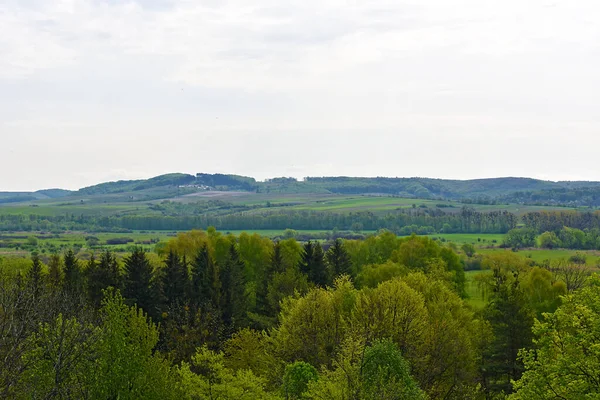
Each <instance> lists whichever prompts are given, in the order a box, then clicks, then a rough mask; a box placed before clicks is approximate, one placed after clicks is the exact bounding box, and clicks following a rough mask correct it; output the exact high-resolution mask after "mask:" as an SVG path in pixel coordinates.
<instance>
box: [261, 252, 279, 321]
mask: <svg viewBox="0 0 600 400" xmlns="http://www.w3.org/2000/svg"><path fill="white" fill-rule="evenodd" d="M283 271H284V266H283V256H282V254H281V244H280V243H279V242H276V243H275V245H274V246H273V254H272V255H271V262H270V263H269V264H267V266H266V267H265V270H264V273H263V276H262V279H261V280H260V282H259V283H258V288H257V290H256V308H257V310H258V312H259V313H261V314H263V315H267V316H272V314H273V310H271V307H270V305H269V301H268V294H269V284H270V283H271V281H272V280H273V276H274V275H275V274H277V273H282V272H283Z"/></svg>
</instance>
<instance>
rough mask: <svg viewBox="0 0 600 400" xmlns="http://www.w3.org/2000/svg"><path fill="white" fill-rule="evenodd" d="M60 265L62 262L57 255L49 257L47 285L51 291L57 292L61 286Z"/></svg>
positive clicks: (61, 274) (61, 273)
mask: <svg viewBox="0 0 600 400" xmlns="http://www.w3.org/2000/svg"><path fill="white" fill-rule="evenodd" d="M61 264H62V260H61V259H60V256H59V255H58V254H52V255H51V256H50V262H49V263H48V284H49V285H50V287H51V288H52V290H58V289H59V288H60V287H61V286H62V281H63V272H62V265H61Z"/></svg>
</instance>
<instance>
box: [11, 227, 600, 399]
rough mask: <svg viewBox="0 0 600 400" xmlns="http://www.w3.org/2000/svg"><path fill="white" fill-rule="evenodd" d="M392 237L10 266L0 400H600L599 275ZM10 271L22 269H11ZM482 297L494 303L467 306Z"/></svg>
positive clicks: (171, 249) (177, 249) (195, 242)
mask: <svg viewBox="0 0 600 400" xmlns="http://www.w3.org/2000/svg"><path fill="white" fill-rule="evenodd" d="M475 256H476V255H474V254H473V249H472V248H469V246H468V245H464V246H463V248H462V249H458V248H457V247H456V246H452V245H451V244H450V243H443V242H440V241H439V240H432V239H431V238H428V237H422V236H416V235H410V236H406V237H399V236H396V235H395V234H394V233H393V232H391V231H388V230H380V231H379V232H378V233H377V234H373V235H368V236H366V237H365V238H364V239H356V240H350V239H348V240H343V239H335V240H329V241H306V242H299V241H297V240H296V239H294V238H289V239H283V240H277V241H273V240H271V239H268V238H266V237H263V236H260V235H257V234H248V233H241V234H239V235H238V236H235V235H231V234H223V233H221V232H219V231H217V230H216V229H215V228H213V227H210V228H208V229H207V230H205V231H204V230H192V231H188V232H181V233H179V234H178V235H177V236H176V237H173V238H171V239H170V240H168V241H167V242H166V243H165V245H163V246H160V247H158V248H157V249H156V251H155V252H147V251H144V250H143V249H141V248H134V249H133V250H132V251H131V252H129V253H127V254H115V253H113V252H111V251H110V250H104V251H99V252H98V253H96V254H92V256H91V257H89V258H87V259H78V257H77V255H76V253H75V252H73V251H72V250H70V249H67V250H66V251H64V252H62V253H55V254H38V253H36V252H34V253H33V255H32V257H31V259H30V260H26V261H23V260H22V261H20V262H16V261H15V262H11V259H5V260H3V261H2V262H0V357H1V359H2V360H4V362H3V368H2V369H0V397H2V398H14V399H38V398H39V399H50V398H57V399H68V398H81V399H117V398H118V399H154V398H155V399H169V398H174V399H175V398H177V399H340V400H341V399H583V398H595V397H597V396H600V383H599V382H598V380H597V376H598V374H599V373H600V361H599V360H600V350H599V349H598V339H597V338H598V335H599V332H598V329H599V327H600V290H599V289H600V278H599V277H598V276H597V275H596V274H595V273H594V271H595V269H594V268H591V267H588V266H585V265H582V264H581V263H576V262H570V261H564V260H562V261H559V262H553V263H550V264H538V263H535V262H533V261H532V260H528V259H526V258H523V257H520V256H518V255H517V254H515V253H512V252H510V251H504V252H501V253H493V254H483V255H480V256H479V257H480V258H479V262H480V264H481V265H480V271H477V272H476V273H475V274H472V273H471V272H469V273H468V274H467V273H466V272H465V267H466V265H467V264H468V262H469V260H470V259H471V258H473V257H475ZM13 261H14V260H13ZM475 296H480V297H481V298H482V299H484V300H483V302H482V303H481V304H479V303H477V302H475V301H473V300H474V297H475Z"/></svg>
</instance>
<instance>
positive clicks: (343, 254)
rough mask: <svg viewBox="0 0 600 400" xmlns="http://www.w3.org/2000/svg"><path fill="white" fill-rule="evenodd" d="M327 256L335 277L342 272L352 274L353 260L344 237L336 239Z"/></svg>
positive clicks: (328, 264)
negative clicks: (345, 245) (345, 244)
mask: <svg viewBox="0 0 600 400" xmlns="http://www.w3.org/2000/svg"><path fill="white" fill-rule="evenodd" d="M325 258H326V260H327V266H328V267H329V270H330V272H331V273H332V274H333V276H334V277H336V276H339V275H342V274H345V275H352V262H351V260H350V255H349V254H348V252H347V251H346V248H345V247H344V242H343V241H342V239H336V241H335V242H334V243H333V246H331V247H330V248H329V250H327V253H326V254H325Z"/></svg>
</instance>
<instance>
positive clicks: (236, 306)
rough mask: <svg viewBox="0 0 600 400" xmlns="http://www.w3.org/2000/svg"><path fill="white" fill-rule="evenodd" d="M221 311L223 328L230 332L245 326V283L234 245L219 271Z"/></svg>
mask: <svg viewBox="0 0 600 400" xmlns="http://www.w3.org/2000/svg"><path fill="white" fill-rule="evenodd" d="M221 283H222V285H223V286H222V291H221V293H222V294H221V311H222V315H223V322H224V323H225V326H227V327H229V328H230V330H231V331H232V332H234V331H236V330H237V329H238V328H241V327H243V326H244V325H245V323H246V320H247V299H246V282H244V263H243V262H242V261H241V260H240V257H239V254H238V252H237V249H236V248H235V244H231V246H230V247H229V254H228V256H227V260H226V261H225V265H224V267H223V268H222V270H221Z"/></svg>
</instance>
